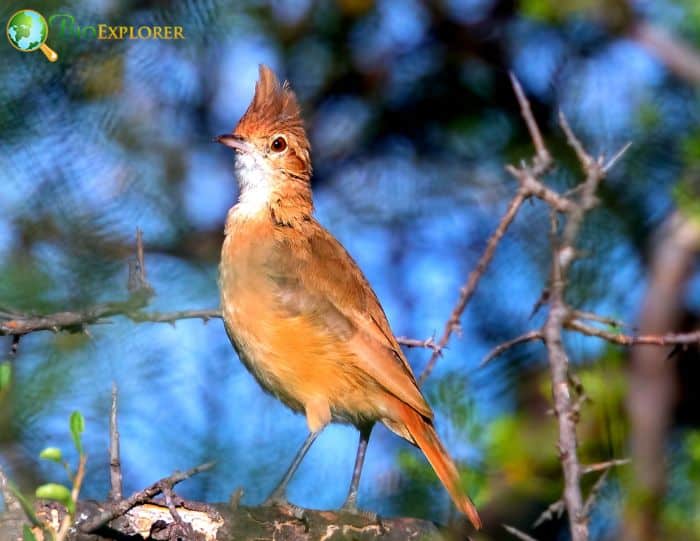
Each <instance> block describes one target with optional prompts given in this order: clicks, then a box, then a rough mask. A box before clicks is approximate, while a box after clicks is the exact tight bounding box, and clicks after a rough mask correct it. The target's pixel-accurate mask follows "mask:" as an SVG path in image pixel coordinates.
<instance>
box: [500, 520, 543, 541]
mask: <svg viewBox="0 0 700 541" xmlns="http://www.w3.org/2000/svg"><path fill="white" fill-rule="evenodd" d="M503 528H504V529H505V531H507V532H508V533H509V534H511V535H513V536H515V537H517V538H518V539H522V541H537V539H535V538H534V537H532V536H531V535H527V534H526V533H525V532H521V531H520V530H518V529H517V528H514V527H513V526H508V524H503Z"/></svg>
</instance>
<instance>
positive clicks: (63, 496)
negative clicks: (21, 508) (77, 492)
mask: <svg viewBox="0 0 700 541" xmlns="http://www.w3.org/2000/svg"><path fill="white" fill-rule="evenodd" d="M35 494H36V497H37V498H40V499H42V500H54V501H57V502H61V503H62V504H63V505H65V506H66V508H67V509H68V512H70V513H73V512H74V511H75V505H74V504H73V500H72V498H71V495H70V489H69V488H68V487H66V486H64V485H59V484H58V483H46V484H45V485H41V486H40V487H37V489H36V492H35Z"/></svg>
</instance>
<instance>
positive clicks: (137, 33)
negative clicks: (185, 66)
mask: <svg viewBox="0 0 700 541" xmlns="http://www.w3.org/2000/svg"><path fill="white" fill-rule="evenodd" d="M49 23H50V24H51V26H53V27H56V26H57V27H58V35H59V36H61V37H62V38H68V39H71V38H77V39H82V40H90V39H97V40H100V41H109V40H124V39H128V40H132V39H139V40H151V39H158V40H161V39H165V40H175V39H185V33H184V29H183V27H182V26H159V25H148V24H144V25H139V26H126V25H116V26H112V25H109V24H97V25H85V26H80V25H79V24H77V23H76V22H75V17H73V15H70V14H69V13H54V14H53V15H51V17H49Z"/></svg>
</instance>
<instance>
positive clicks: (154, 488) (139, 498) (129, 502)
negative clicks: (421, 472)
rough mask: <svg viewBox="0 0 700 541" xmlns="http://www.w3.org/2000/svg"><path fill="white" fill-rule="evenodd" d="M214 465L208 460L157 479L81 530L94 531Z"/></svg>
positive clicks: (112, 505) (116, 504)
mask: <svg viewBox="0 0 700 541" xmlns="http://www.w3.org/2000/svg"><path fill="white" fill-rule="evenodd" d="M213 466H214V463H213V462H207V463H205V464H201V465H199V466H197V467H195V468H191V469H189V470H187V471H184V472H175V473H173V474H172V475H170V476H168V477H165V478H163V479H161V480H160V481H156V482H155V483H153V484H152V485H151V486H150V487H148V488H145V489H144V490H141V491H140V492H136V493H135V494H132V495H131V496H129V497H128V498H126V499H125V500H121V501H119V502H115V503H113V504H111V505H110V506H109V507H108V509H105V510H104V511H103V512H101V513H99V514H97V515H95V516H94V517H92V518H91V519H90V520H88V521H86V522H83V523H82V524H80V526H79V527H80V530H81V531H83V532H85V533H91V532H94V531H95V530H98V529H99V528H101V527H102V526H104V525H105V524H107V523H108V522H110V521H111V520H114V519H115V518H117V517H120V516H122V515H124V514H125V513H126V512H128V511H129V510H130V509H132V508H134V507H136V506H137V505H141V504H144V503H147V502H149V501H150V500H151V499H152V498H153V497H154V496H157V495H158V494H160V493H161V492H162V491H163V487H169V488H172V487H174V486H175V485H176V484H178V483H180V482H181V481H184V480H185V479H189V478H190V477H192V476H193V475H196V474H198V473H201V472H203V471H207V470H209V469H211V468H212V467H213Z"/></svg>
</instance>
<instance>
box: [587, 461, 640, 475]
mask: <svg viewBox="0 0 700 541" xmlns="http://www.w3.org/2000/svg"><path fill="white" fill-rule="evenodd" d="M629 463H630V459H629V458H616V459H613V460H606V461H605V462H596V463H595V464H588V465H587V466H583V467H582V468H581V473H582V474H583V475H585V474H587V473H593V472H597V471H604V470H609V469H611V468H614V467H616V466H625V465H626V464H629Z"/></svg>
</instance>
